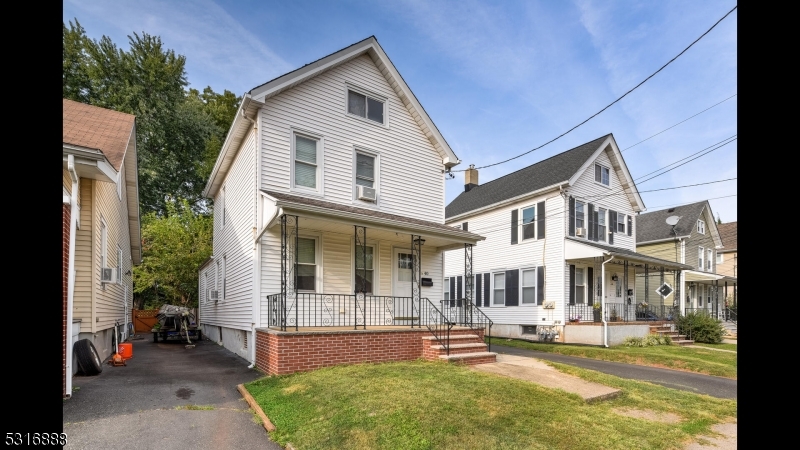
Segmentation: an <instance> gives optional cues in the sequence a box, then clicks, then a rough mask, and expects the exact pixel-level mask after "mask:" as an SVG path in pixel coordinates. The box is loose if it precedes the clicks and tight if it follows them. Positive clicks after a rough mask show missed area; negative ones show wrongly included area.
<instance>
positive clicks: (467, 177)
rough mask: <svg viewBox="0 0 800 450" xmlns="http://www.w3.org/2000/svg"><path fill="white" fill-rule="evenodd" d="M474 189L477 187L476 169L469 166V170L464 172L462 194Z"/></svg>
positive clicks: (473, 165)
mask: <svg viewBox="0 0 800 450" xmlns="http://www.w3.org/2000/svg"><path fill="white" fill-rule="evenodd" d="M474 187H478V169H476V168H475V164H470V165H469V169H467V170H466V171H464V192H469V190H470V189H472V188H474Z"/></svg>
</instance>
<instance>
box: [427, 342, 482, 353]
mask: <svg viewBox="0 0 800 450" xmlns="http://www.w3.org/2000/svg"><path fill="white" fill-rule="evenodd" d="M486 347H487V345H486V344H484V343H480V342H475V343H469V344H450V351H451V352H452V351H453V350H454V349H462V348H486ZM431 349H432V350H444V345H431Z"/></svg>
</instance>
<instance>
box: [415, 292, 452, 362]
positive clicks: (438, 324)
mask: <svg viewBox="0 0 800 450" xmlns="http://www.w3.org/2000/svg"><path fill="white" fill-rule="evenodd" d="M420 305H421V308H420V323H422V324H423V325H425V326H426V327H427V328H428V331H430V333H431V334H432V335H433V337H435V338H436V340H437V341H438V342H439V345H442V346H444V349H445V352H446V353H447V355H448V356H449V355H450V330H451V329H452V328H453V325H454V323H453V322H451V321H449V320H448V319H447V317H445V315H444V314H443V313H442V311H441V310H439V308H437V307H436V305H434V304H433V302H431V301H430V300H428V299H427V298H420Z"/></svg>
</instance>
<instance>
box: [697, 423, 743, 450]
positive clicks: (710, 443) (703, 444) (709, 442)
mask: <svg viewBox="0 0 800 450" xmlns="http://www.w3.org/2000/svg"><path fill="white" fill-rule="evenodd" d="M711 430H712V431H714V432H715V433H719V434H720V435H721V436H698V438H697V441H695V442H691V443H689V445H687V446H686V447H685V448H684V450H736V448H737V447H736V446H737V438H736V422H733V423H718V424H716V425H712V426H711Z"/></svg>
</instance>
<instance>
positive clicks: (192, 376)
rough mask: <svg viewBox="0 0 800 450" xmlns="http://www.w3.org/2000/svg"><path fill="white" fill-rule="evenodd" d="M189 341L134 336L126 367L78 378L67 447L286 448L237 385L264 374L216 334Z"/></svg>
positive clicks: (67, 421)
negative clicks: (275, 439) (258, 420)
mask: <svg viewBox="0 0 800 450" xmlns="http://www.w3.org/2000/svg"><path fill="white" fill-rule="evenodd" d="M185 344H186V343H185V342H178V341H167V342H159V343H158V344H156V343H154V342H153V341H152V338H150V337H149V335H148V338H147V339H145V340H135V341H133V359H130V360H128V361H127V366H124V367H112V366H109V365H108V364H106V365H104V366H103V371H102V372H101V373H100V374H99V375H97V376H93V377H75V378H74V379H73V387H75V388H78V390H75V392H74V393H73V395H72V398H71V399H69V400H66V401H64V405H63V420H64V432H65V433H67V435H68V436H69V439H68V441H67V445H66V446H65V448H72V449H79V448H80V449H84V448H85V449H103V448H165V449H166V448H174V449H184V448H185V449H192V450H200V449H208V450H212V449H221V448H226V449H227V448H230V449H244V450H249V449H253V450H256V449H272V450H278V449H280V448H281V447H280V446H279V445H278V444H276V443H274V442H272V441H270V439H269V436H268V435H267V432H266V431H265V430H264V427H263V426H261V425H259V424H257V423H256V422H255V421H254V419H253V417H254V416H253V413H252V412H250V409H249V407H248V405H247V403H246V402H245V401H244V400H243V399H242V396H241V394H239V392H238V391H237V390H236V385H237V384H240V383H247V382H249V381H252V380H255V379H257V378H260V377H261V376H262V375H261V373H260V372H258V371H256V370H253V369H248V368H247V365H248V363H247V361H245V360H244V359H242V358H240V357H239V356H236V355H235V354H233V353H231V352H229V351H227V350H225V349H224V348H223V347H220V346H219V345H217V344H215V343H213V342H211V341H201V342H198V343H197V346H196V347H195V348H193V349H186V348H185V347H184V345H185ZM187 405H188V408H197V409H186V408H187Z"/></svg>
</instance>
